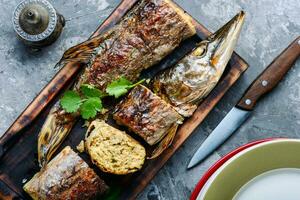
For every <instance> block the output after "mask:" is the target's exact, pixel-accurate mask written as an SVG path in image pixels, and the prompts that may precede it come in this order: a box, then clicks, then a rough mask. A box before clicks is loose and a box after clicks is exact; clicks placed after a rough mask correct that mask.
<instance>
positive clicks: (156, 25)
mask: <svg viewBox="0 0 300 200" xmlns="http://www.w3.org/2000/svg"><path fill="white" fill-rule="evenodd" d="M195 32H196V31H195V28H194V26H193V25H192V23H191V18H190V17H189V16H188V15H187V14H185V13H184V11H183V10H182V9H180V8H179V7H178V6H176V5H175V4H174V3H173V2H172V1H170V0H141V1H139V2H138V3H137V4H136V5H135V6H134V7H133V8H132V9H131V10H130V11H129V12H128V13H127V14H126V15H125V16H124V17H123V18H122V19H121V21H120V22H119V23H118V24H117V25H115V26H114V27H113V28H111V29H110V30H108V31H107V32H106V33H104V34H102V35H100V36H96V37H94V38H92V39H90V40H88V41H86V42H84V43H82V44H79V45H77V46H75V47H72V48H71V49H69V50H68V51H66V52H65V54H64V55H63V58H62V60H61V61H60V64H66V63H68V62H77V63H81V64H83V65H85V68H84V70H83V72H82V74H81V76H80V77H79V79H78V80H77V82H76V83H75V84H74V88H73V89H74V90H78V88H79V87H80V85H81V84H83V83H85V84H91V85H94V86H95V87H97V88H98V89H100V90H104V89H105V87H106V86H107V84H109V83H111V82H112V81H113V80H116V79H118V78H119V77H121V76H124V77H125V78H127V79H128V80H130V81H136V80H137V79H138V77H139V75H140V72H141V71H142V70H143V69H146V68H149V67H150V66H152V65H153V64H155V63H157V62H159V61H160V60H161V59H163V58H164V57H165V56H166V55H167V54H169V53H170V52H171V51H173V50H174V49H175V48H176V47H177V46H178V45H179V44H180V42H182V41H183V40H184V39H186V38H188V37H191V36H192V35H194V34H195ZM76 118H77V115H76V114H75V115H71V114H69V113H65V112H64V111H63V110H62V109H61V108H60V106H59V105H58V104H56V106H54V107H53V108H52V109H51V111H50V113H49V116H48V117H47V119H46V122H45V124H44V126H43V127H42V130H41V132H40V134H39V138H38V160H39V163H40V165H41V166H44V165H45V164H46V163H47V162H48V161H49V160H50V159H51V156H52V155H53V153H54V152H55V151H56V149H57V148H58V146H59V145H60V144H61V143H62V141H63V140H64V138H65V137H66V136H67V135H68V133H69V132H70V130H71V128H72V127H73V125H74V123H75V120H76Z"/></svg>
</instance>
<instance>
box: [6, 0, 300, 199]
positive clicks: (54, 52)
mask: <svg viewBox="0 0 300 200" xmlns="http://www.w3.org/2000/svg"><path fill="white" fill-rule="evenodd" d="M175 1H176V2H177V3H179V4H180V5H181V6H182V7H183V8H185V9H186V10H187V11H188V12H189V13H190V14H192V15H193V16H194V17H195V18H196V19H198V20H199V21H200V22H201V23H203V24H204V25H205V26H207V27H208V28H209V29H210V30H212V31H214V30H216V29H218V27H220V26H221V25H222V24H224V23H225V22H226V21H227V20H229V19H230V18H231V17H232V16H234V15H235V14H236V13H237V12H238V11H239V10H245V11H246V13H247V18H246V23H245V26H244V29H243V32H242V35H241V38H240V40H239V44H238V46H237V49H236V51H237V52H238V53H239V54H240V55H241V56H242V57H243V58H245V60H246V61H247V62H248V63H249V65H250V68H249V69H248V71H247V72H246V73H245V74H244V75H243V76H242V78H241V79H240V80H239V81H238V82H237V83H236V84H235V86H234V87H233V88H232V89H231V90H230V91H229V92H228V93H227V94H226V96H225V97H224V98H223V99H222V100H221V102H220V103H219V104H218V105H217V107H216V108H215V109H214V110H213V111H212V112H211V113H210V115H209V116H208V117H207V118H206V120H205V121H204V122H203V123H202V124H201V125H200V126H199V127H198V128H197V130H196V131H195V132H194V134H193V135H192V136H191V137H190V138H189V139H188V141H187V142H186V143H185V144H184V145H183V146H182V148H180V150H179V151H178V152H177V153H176V155H174V156H173V157H172V159H171V160H170V161H169V162H168V163H167V165H166V166H165V167H164V168H163V169H162V170H161V171H160V172H159V174H158V175H157V176H156V178H155V179H154V180H153V181H152V182H151V184H150V185H149V186H148V187H147V189H146V190H145V191H144V192H143V193H142V194H141V195H140V197H139V199H149V200H163V199H168V200H169V199H170V200H182V199H187V198H188V197H189V195H190V193H191V191H192V190H193V188H194V186H195V184H196V183H197V181H198V179H199V178H200V177H201V175H202V174H203V173H204V172H205V170H207V168H208V167H209V166H211V165H212V164H213V162H215V161H216V160H217V159H219V158H220V157H221V156H223V155H224V154H226V153H228V152H229V151H230V150H232V149H234V148H236V147H238V146H240V145H242V144H245V143H247V142H249V141H253V140H256V139H260V138H266V137H280V136H281V137H291V138H299V137H300V131H299V127H300V108H299V106H300V84H299V81H300V61H298V62H297V63H296V65H295V66H294V68H293V69H292V70H291V71H290V72H289V73H288V75H287V76H286V78H285V80H284V81H282V82H281V83H280V84H279V86H278V87H277V88H276V89H275V90H274V91H273V92H272V93H271V94H270V95H268V96H267V97H266V98H264V99H263V100H262V101H260V102H259V104H258V106H257V107H256V110H255V112H254V113H253V115H252V117H251V118H250V119H249V120H248V121H247V123H245V124H244V125H243V126H242V127H241V128H240V129H239V130H238V131H237V132H236V133H235V134H234V135H233V136H232V137H231V138H230V139H229V140H228V141H227V142H226V143H225V144H224V145H223V146H222V147H220V148H219V149H218V150H217V151H216V152H215V153H214V154H212V155H211V156H210V157H209V158H208V159H207V160H206V161H205V162H203V163H202V164H201V165H198V166H197V167H195V168H194V169H192V170H190V171H186V169H185V168H186V165H187V163H188V161H189V159H190V157H191V156H192V154H193V153H194V151H195V150H196V149H197V148H198V146H199V145H200V144H201V142H202V141H203V140H204V139H205V138H206V137H207V135H208V134H209V133H210V132H211V131H212V130H213V129H214V127H215V126H216V125H217V124H218V122H219V121H220V120H221V119H222V118H223V117H224V116H225V115H226V113H227V112H228V110H229V109H230V108H231V107H232V106H233V105H234V104H235V102H237V100H238V99H239V97H241V95H242V93H243V91H244V90H245V89H246V88H247V86H248V85H249V84H250V83H251V82H252V81H253V80H254V79H255V77H256V76H257V75H258V74H259V73H260V72H261V71H262V70H263V69H264V68H265V67H266V66H267V65H268V64H269V63H270V62H271V61H272V60H273V58H274V57H276V56H277V55H278V54H279V53H280V52H281V51H282V50H283V49H284V48H285V47H286V46H287V45H288V44H289V42H290V41H292V40H293V39H295V37H297V36H298V35H299V33H300V12H299V10H300V3H299V0H277V1H274V0H260V1H251V0H188V1H186V0H175ZM18 2H19V0H1V1H0V8H2V12H0V63H1V64H0V96H1V98H0V135H1V134H2V133H4V131H5V130H6V129H7V128H8V126H9V125H10V124H11V123H12V122H13V121H14V119H15V118H16V117H17V116H18V115H19V114H20V113H21V111H22V110H23V109H24V108H25V107H26V106H27V105H28V104H29V103H30V101H31V100H32V99H33V98H34V97H35V96H36V95H37V93H38V92H39V91H40V90H41V89H42V88H43V87H44V86H45V85H46V83H47V82H48V81H49V80H50V79H51V77H53V75H54V74H55V73H56V72H57V71H58V69H54V67H53V66H54V64H55V63H56V62H57V61H58V60H59V58H60V56H61V55H62V54H63V52H64V51H65V50H66V49H67V48H69V47H71V46H73V45H74V44H77V43H79V42H82V41H84V40H85V39H87V38H88V37H89V36H90V35H91V33H92V32H93V31H94V30H95V29H96V28H97V26H98V25H99V24H100V23H101V22H102V21H103V20H104V19H105V18H106V17H107V16H108V15H109V14H110V13H111V12H112V10H113V9H114V8H115V7H116V6H117V4H118V3H119V2H120V0H51V1H50V2H51V3H52V4H53V5H54V6H55V7H56V8H57V10H58V11H59V12H60V13H62V14H63V15H64V16H65V18H66V20H67V24H66V27H65V29H64V31H63V34H62V36H61V37H60V38H59V40H58V41H57V42H56V43H55V44H53V45H52V46H50V47H48V48H45V49H43V51H40V52H30V50H29V49H27V48H26V47H24V46H23V45H22V44H21V43H20V41H18V40H17V39H16V37H15V34H14V31H13V28H12V23H11V18H12V12H13V9H14V7H15V6H16V5H17V3H18Z"/></svg>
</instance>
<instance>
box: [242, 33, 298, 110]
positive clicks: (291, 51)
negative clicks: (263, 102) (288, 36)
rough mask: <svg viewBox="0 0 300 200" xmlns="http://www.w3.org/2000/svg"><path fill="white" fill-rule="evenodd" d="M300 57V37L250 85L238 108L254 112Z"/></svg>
mask: <svg viewBox="0 0 300 200" xmlns="http://www.w3.org/2000/svg"><path fill="white" fill-rule="evenodd" d="M299 56H300V36H299V37H298V38H297V39H296V40H294V41H293V42H292V43H291V44H290V45H289V46H288V47H287V48H286V49H285V50H284V51H283V52H282V53H281V54H280V55H279V56H278V57H277V58H275V59H274V60H273V61H272V63H271V64H270V65H269V66H268V67H267V68H266V69H265V70H264V71H263V72H262V73H261V74H260V75H259V77H258V78H257V79H256V80H255V81H254V82H253V83H252V84H251V85H250V87H249V88H248V89H247V91H246V93H245V94H244V95H243V97H242V98H241V100H240V101H239V102H238V104H237V107H240V108H242V109H244V110H253V108H254V106H255V104H256V102H257V100H258V99H259V98H260V97H261V96H263V95H264V94H266V93H268V92H270V91H271V90H272V89H273V88H274V87H275V86H276V85H277V84H278V83H279V81H280V80H281V79H282V78H283V76H284V75H285V74H286V73H287V72H288V70H289V69H290V68H291V67H292V66H293V64H294V62H295V61H296V60H297V58H298V57H299Z"/></svg>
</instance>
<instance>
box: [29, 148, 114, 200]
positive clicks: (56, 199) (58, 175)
mask: <svg viewBox="0 0 300 200" xmlns="http://www.w3.org/2000/svg"><path fill="white" fill-rule="evenodd" d="M107 189H108V186H107V185H106V184H105V182H104V181H103V180H101V179H100V178H99V176H98V175H97V174H96V173H95V172H94V171H93V170H92V169H91V168H89V166H88V165H87V164H86V163H85V162H84V160H82V158H80V157H79V156H78V155H77V154H76V153H75V152H74V151H73V150H72V149H71V148H70V147H69V146H67V147H65V148H64V149H63V150H62V151H61V152H60V153H59V154H58V155H57V156H56V157H55V158H54V159H53V160H52V161H51V162H49V163H48V165H47V167H46V168H44V169H43V171H40V172H38V173H37V174H35V175H34V177H33V178H32V179H31V180H30V181H29V182H28V183H26V184H25V185H24V190H25V191H26V192H27V193H28V194H29V195H30V196H31V197H32V198H33V199H34V200H75V199H76V200H88V199H94V198H95V197H97V196H99V195H102V194H103V193H104V192H105V191H106V190H107Z"/></svg>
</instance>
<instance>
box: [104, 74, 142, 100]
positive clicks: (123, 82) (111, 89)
mask: <svg viewBox="0 0 300 200" xmlns="http://www.w3.org/2000/svg"><path fill="white" fill-rule="evenodd" d="M143 81H144V79H143V80H141V81H139V82H137V83H135V84H132V83H131V82H130V81H129V80H127V79H126V78H124V77H121V78H119V79H118V80H115V81H113V82H111V83H110V84H109V85H108V86H107V88H106V92H107V93H108V94H109V95H110V96H114V97H115V98H119V97H120V96H122V95H124V94H126V93H127V92H128V89H130V88H132V87H134V86H136V85H138V84H140V83H142V82H143Z"/></svg>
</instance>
